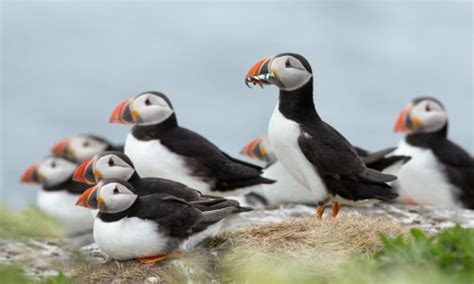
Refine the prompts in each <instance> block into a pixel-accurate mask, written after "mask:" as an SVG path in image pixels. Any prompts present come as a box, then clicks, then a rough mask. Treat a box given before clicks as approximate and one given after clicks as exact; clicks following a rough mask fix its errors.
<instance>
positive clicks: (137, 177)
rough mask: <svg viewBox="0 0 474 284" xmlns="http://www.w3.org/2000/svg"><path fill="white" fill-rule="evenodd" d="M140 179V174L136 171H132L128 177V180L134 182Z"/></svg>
mask: <svg viewBox="0 0 474 284" xmlns="http://www.w3.org/2000/svg"><path fill="white" fill-rule="evenodd" d="M138 180H140V176H139V175H138V173H137V171H136V170H135V172H134V173H133V175H132V176H131V177H130V178H129V179H128V182H134V181H138Z"/></svg>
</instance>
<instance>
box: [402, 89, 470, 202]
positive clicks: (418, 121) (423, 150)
mask: <svg viewBox="0 0 474 284" xmlns="http://www.w3.org/2000/svg"><path fill="white" fill-rule="evenodd" d="M394 131H395V132H400V133H405V134H406V136H405V137H404V139H403V140H402V141H401V142H400V144H399V145H398V149H397V151H396V152H395V154H399V155H410V156H411V157H412V159H411V160H410V161H409V162H408V163H406V164H405V165H404V166H403V167H402V169H401V171H400V172H399V175H398V178H399V179H398V181H399V189H398V190H399V194H400V198H401V201H402V202H404V203H411V204H421V205H432V206H439V207H445V208H456V207H464V208H470V209H474V159H473V158H472V156H471V155H470V154H469V153H467V152H466V151H464V150H463V149H462V148H461V147H459V146H458V145H456V144H454V143H453V142H451V141H450V140H449V139H448V138H447V136H448V115H447V113H446V110H445V108H444V106H443V104H442V103H441V102H440V101H438V100H437V99H435V98H432V97H419V98H416V99H414V100H413V101H412V102H411V103H409V104H408V105H407V106H406V107H405V108H404V109H403V110H402V111H401V113H400V115H399V116H398V119H397V121H396V123H395V126H394Z"/></svg>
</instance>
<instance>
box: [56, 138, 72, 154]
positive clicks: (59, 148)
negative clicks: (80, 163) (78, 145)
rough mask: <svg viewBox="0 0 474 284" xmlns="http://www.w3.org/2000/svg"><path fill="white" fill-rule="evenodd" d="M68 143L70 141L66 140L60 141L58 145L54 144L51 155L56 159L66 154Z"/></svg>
mask: <svg viewBox="0 0 474 284" xmlns="http://www.w3.org/2000/svg"><path fill="white" fill-rule="evenodd" d="M69 143H70V140H69V139H68V138H65V139H63V140H60V141H59V142H58V143H56V144H54V146H53V148H51V153H53V155H55V156H57V157H61V156H64V155H65V154H67V148H68V146H69Z"/></svg>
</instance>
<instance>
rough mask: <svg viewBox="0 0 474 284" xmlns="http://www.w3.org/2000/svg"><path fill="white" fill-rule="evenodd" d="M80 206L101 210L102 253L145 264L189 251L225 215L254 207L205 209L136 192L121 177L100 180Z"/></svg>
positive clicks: (98, 236)
mask: <svg viewBox="0 0 474 284" xmlns="http://www.w3.org/2000/svg"><path fill="white" fill-rule="evenodd" d="M76 204H77V205H80V206H84V207H86V208H93V209H97V208H98V209H99V213H98V214H97V217H96V219H95V221H94V240H95V242H96V244H97V246H98V247H99V248H100V249H101V250H102V251H104V252H105V253H106V254H108V255H109V256H110V257H112V258H114V259H117V260H128V259H138V260H139V261H141V262H145V263H151V262H157V261H161V260H165V259H168V258H170V257H175V256H177V255H179V253H178V251H179V250H188V249H191V248H192V247H194V246H195V245H196V244H197V243H199V242H200V241H201V240H203V239H205V238H207V237H210V236H213V235H215V234H217V232H218V231H219V229H220V226H221V224H222V221H223V220H224V219H225V218H226V217H228V216H231V215H233V214H235V213H240V212H245V211H249V210H250V209H249V208H244V207H240V206H239V205H238V203H237V202H232V203H231V204H228V205H227V206H225V207H221V208H219V209H215V210H208V211H203V210H200V209H199V208H197V207H196V206H193V205H192V204H190V203H188V202H186V201H185V200H183V199H181V198H177V197H175V196H173V195H168V194H151V195H145V196H138V195H137V194H136V193H135V191H134V188H133V186H132V185H130V184H129V183H127V182H126V181H123V180H119V179H106V180H102V181H101V182H100V183H98V184H97V185H96V186H94V187H91V188H90V189H88V190H87V191H86V192H84V193H83V194H82V195H81V196H80V197H79V199H78V200H77V203H76Z"/></svg>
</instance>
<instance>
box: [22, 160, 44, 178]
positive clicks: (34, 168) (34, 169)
mask: <svg viewBox="0 0 474 284" xmlns="http://www.w3.org/2000/svg"><path fill="white" fill-rule="evenodd" d="M38 166H39V163H34V164H32V165H30V166H28V167H27V168H26V169H25V170H24V171H23V173H22V174H21V178H20V181H21V182H23V183H40V182H41V181H43V176H42V175H41V174H40V173H38Z"/></svg>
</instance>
